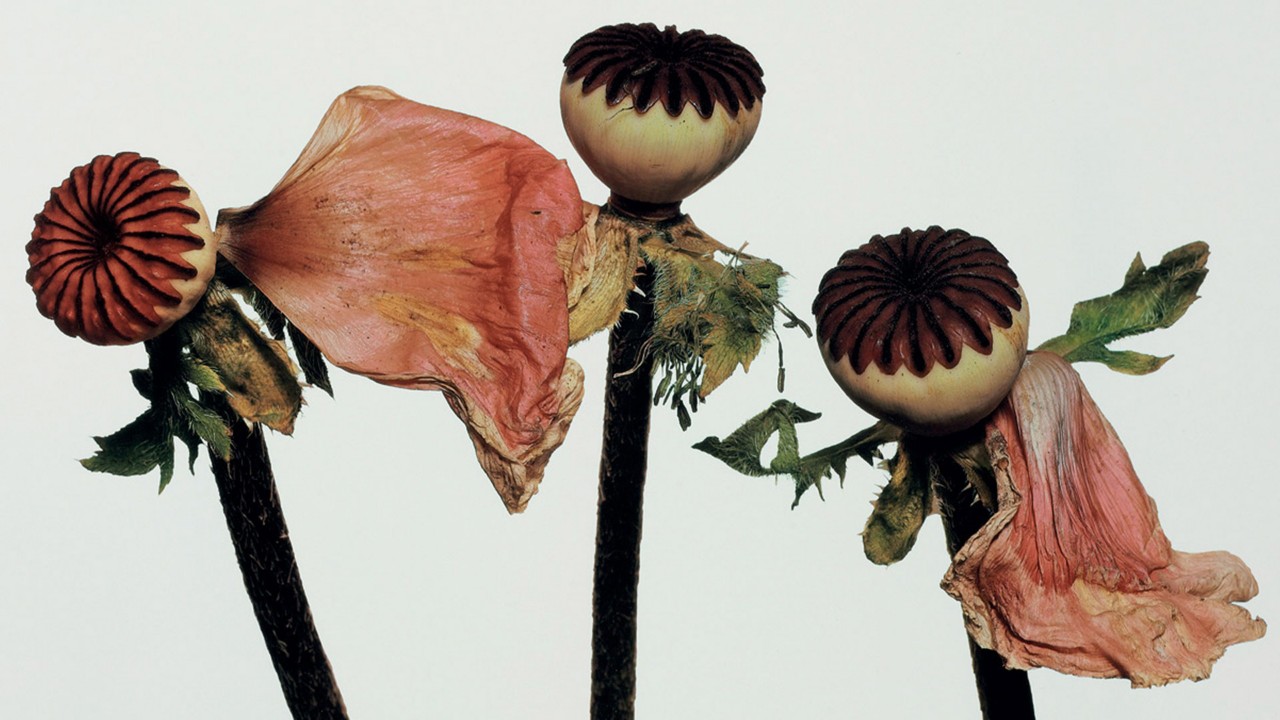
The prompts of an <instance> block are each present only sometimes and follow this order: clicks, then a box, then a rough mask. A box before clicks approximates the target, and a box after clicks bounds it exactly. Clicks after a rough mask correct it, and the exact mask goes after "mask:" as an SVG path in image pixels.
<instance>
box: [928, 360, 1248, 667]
mask: <svg viewBox="0 0 1280 720" xmlns="http://www.w3.org/2000/svg"><path fill="white" fill-rule="evenodd" d="M987 446H988V451H989V452H990V454H991V459H992V462H993V464H994V466H995V471H996V483H997V496H998V503H999V509H998V511H997V512H996V514H995V515H994V516H993V517H992V518H991V520H990V521H988V522H987V524H986V525H985V526H983V528H982V529H981V530H980V531H979V532H978V533H977V534H976V535H974V536H973V537H972V538H971V539H970V540H969V542H968V543H966V544H965V546H964V547H963V548H961V549H960V552H958V553H957V554H956V556H955V560H954V562H953V564H952V566H951V569H950V570H949V571H948V572H947V575H946V577H945V578H944V580H943V588H944V589H945V590H946V591H947V592H948V593H950V594H951V595H953V596H955V597H956V598H957V599H959V600H960V601H961V603H962V604H963V607H964V614H965V620H966V623H967V624H968V626H969V632H970V634H972V635H973V637H974V639H975V640H976V641H977V642H978V644H980V645H982V646H983V647H986V648H989V649H992V650H995V651H996V652H998V653H999V654H1000V655H1001V656H1003V657H1004V659H1005V661H1006V663H1007V664H1008V665H1009V666H1010V667H1014V668H1031V667H1049V668H1052V669H1055V670H1058V671H1061V672H1066V673H1071V674H1073V675H1084V676H1088V677H1125V678H1128V679H1129V680H1130V681H1131V682H1132V683H1133V685H1134V686H1135V687H1139V686H1150V685H1163V684H1165V683H1169V682H1175V681H1178V680H1185V679H1192V680H1199V679H1203V678H1206V677H1208V676H1209V671H1210V668H1211V667H1212V665H1213V663H1214V661H1215V660H1217V659H1218V658H1219V657H1221V656H1222V653H1223V652H1224V651H1225V649H1226V647H1227V646H1228V645H1231V644H1234V643H1238V642H1244V641H1247V640H1256V639H1257V638H1260V637H1262V635H1263V633H1265V632H1266V623H1264V622H1263V621H1262V620H1260V619H1255V618H1254V617H1252V615H1250V613H1249V612H1248V611H1247V610H1246V609H1244V608H1242V607H1239V606H1237V605H1233V604H1232V603H1234V602H1239V601H1243V600H1248V599H1249V598H1251V597H1253V596H1254V595H1255V594H1256V593H1257V591H1258V586H1257V583H1256V582H1255V581H1254V579H1253V575H1252V573H1250V571H1249V568H1248V567H1246V566H1245V564H1244V563H1243V562H1241V561H1240V559H1239V558H1237V557H1235V556H1234V555H1231V554H1229V553H1225V552H1210V553H1181V552H1178V551H1176V550H1173V549H1172V547H1171V546H1170V544H1169V540H1168V539H1167V538H1166V537H1165V535H1164V532H1163V531H1162V530H1161V529H1160V523H1159V520H1158V519H1157V517H1156V508H1155V503H1154V502H1152V500H1151V498H1150V497H1148V496H1147V494H1146V492H1145V491H1144V490H1143V488H1142V484H1141V483H1140V482H1139V480H1138V476H1137V474H1136V473H1135V472H1134V470H1133V466H1132V464H1131V463H1130V462H1129V456H1128V454H1127V453H1126V452H1125V449H1124V446H1123V445H1122V444H1121V443H1120V439H1119V438H1118V437H1117V436H1116V434H1115V431H1114V430H1112V428H1111V425H1110V423H1108V422H1107V420H1106V418H1104V417H1103V416H1102V413H1101V412H1100V411H1099V410H1098V407H1097V406H1096V405H1094V403H1093V400H1092V399H1091V398H1090V397H1089V394H1088V391H1087V390H1086V389H1085V387H1084V384H1083V383H1082V382H1081V380H1080V376H1079V375H1077V374H1076V372H1075V370H1073V369H1072V368H1071V366H1070V365H1069V364H1068V363H1066V362H1065V361H1064V360H1062V359H1061V358H1059V357H1058V356H1057V355H1054V354H1052V353H1033V354H1031V355H1028V357H1027V363H1026V365H1025V367H1024V368H1023V370H1022V373H1021V374H1020V375H1019V376H1018V380H1017V382H1016V384H1015V385H1014V387H1013V391H1012V393H1011V394H1010V396H1009V398H1008V399H1007V400H1006V401H1005V403H1004V404H1002V405H1001V406H1000V408H999V409H997V410H996V412H995V414H994V415H992V417H991V419H990V420H989V421H988V426H987Z"/></svg>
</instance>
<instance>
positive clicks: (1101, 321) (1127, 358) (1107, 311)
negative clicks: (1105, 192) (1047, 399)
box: [1037, 242, 1209, 375]
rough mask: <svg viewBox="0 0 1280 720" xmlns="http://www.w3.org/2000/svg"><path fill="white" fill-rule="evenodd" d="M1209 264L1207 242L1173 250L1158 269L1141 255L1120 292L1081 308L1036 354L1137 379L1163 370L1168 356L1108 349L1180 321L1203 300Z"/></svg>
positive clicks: (1130, 270)
mask: <svg viewBox="0 0 1280 720" xmlns="http://www.w3.org/2000/svg"><path fill="white" fill-rule="evenodd" d="M1208 259H1209V246H1208V245H1207V244H1205V243H1202V242H1195V243H1190V244H1188V245H1184V246H1182V247H1180V248H1177V249H1175V250H1172V251H1170V252H1169V253H1166V254H1165V256H1164V257H1163V258H1162V259H1161V261H1160V264H1159V265H1156V266H1154V267H1150V268H1148V267H1146V266H1145V265H1143V263H1142V257H1141V256H1138V257H1137V258H1135V259H1134V261H1133V263H1132V264H1131V265H1130V266H1129V270H1128V271H1127V272H1126V273H1125V278H1124V285H1123V286H1121V288H1120V289H1119V290H1117V291H1116V292H1114V293H1111V294H1110V295H1105V296H1103V297H1098V298H1094V299H1092V300H1086V301H1084V302H1080V303H1076V306H1075V309H1074V310H1073V311H1072V313H1071V321H1070V323H1069V325H1068V327H1067V332H1066V333H1064V334H1062V335H1059V336H1058V337H1055V338H1053V339H1051V340H1049V341H1047V342H1045V343H1043V344H1042V345H1040V347H1039V348H1037V349H1038V350H1041V351H1047V352H1053V353H1057V354H1058V355H1060V356H1062V358H1063V359H1065V360H1067V361H1069V362H1100V363H1103V364H1105V365H1106V366H1107V367H1110V368H1111V369H1113V370H1117V371H1119V372H1123V373H1129V374H1134V375H1142V374H1145V373H1150V372H1154V371H1156V370H1158V369H1159V368H1160V367H1161V366H1162V365H1164V363H1165V362H1166V361H1168V360H1169V358H1168V357H1156V356H1154V355H1146V354H1143V353H1138V352H1133V351H1116V350H1112V349H1110V348H1109V347H1107V346H1108V345H1110V344H1111V343H1113V342H1115V341H1117V340H1120V339H1122V338H1126V337H1129V336H1132V335H1138V334H1141V333H1146V332H1151V331H1152V330H1157V329H1159V328H1167V327H1170V326H1171V325H1173V324H1174V323H1175V322H1177V321H1178V319H1179V318H1181V317H1182V316H1183V314H1185V313H1186V311H1187V308H1189V307H1190V306H1191V303H1193V302H1195V301H1196V299H1197V297H1198V296H1197V295H1196V292H1197V291H1198V290H1199V289H1200V285H1201V283H1203V282H1204V279H1205V276H1206V275H1207V274H1208V272H1209V271H1208V269H1207V268H1206V267H1205V264H1206V263H1207V262H1208Z"/></svg>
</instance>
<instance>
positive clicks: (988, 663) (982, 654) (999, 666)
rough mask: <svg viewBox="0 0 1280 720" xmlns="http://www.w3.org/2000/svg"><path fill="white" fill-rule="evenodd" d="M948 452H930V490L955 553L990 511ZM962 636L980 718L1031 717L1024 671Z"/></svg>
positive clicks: (1017, 719)
mask: <svg viewBox="0 0 1280 720" xmlns="http://www.w3.org/2000/svg"><path fill="white" fill-rule="evenodd" d="M948 455H949V454H948V453H947V452H945V451H943V452H938V453H936V454H934V458H935V462H936V467H937V469H938V474H937V476H936V479H935V483H934V491H935V492H937V493H938V500H939V503H940V505H941V506H942V527H943V529H944V531H945V532H946V536H947V551H948V552H949V553H951V556H952V557H955V554H956V553H957V552H959V550H960V548H961V547H963V546H964V544H965V542H967V541H968V540H969V538H971V537H973V535H974V533H976V532H978V530H979V529H981V528H982V526H983V525H985V524H986V522H987V520H989V519H991V512H990V511H989V510H987V508H986V507H985V506H983V504H982V503H981V502H979V501H978V498H977V495H976V493H975V492H974V490H973V488H972V487H970V486H969V482H968V480H967V479H966V478H965V474H964V471H963V470H961V469H960V467H959V466H958V465H956V463H955V461H953V460H951V458H950V457H949V456H948ZM965 636H966V637H967V638H968V640H969V656H970V657H971V658H973V676H974V681H975V682H976V684H977V688H978V704H979V705H980V706H981V708H982V717H983V718H984V720H1034V718H1035V716H1036V713H1035V706H1034V704H1033V703H1032V699H1031V683H1030V681H1029V680H1028V679H1027V672H1026V671H1025V670H1010V669H1008V668H1006V667H1005V666H1004V659H1003V658H1001V657H1000V655H999V654H998V653H996V652H994V651H992V650H987V649H985V648H981V647H978V644H977V643H975V642H974V641H973V638H972V637H969V636H968V633H966V634H965Z"/></svg>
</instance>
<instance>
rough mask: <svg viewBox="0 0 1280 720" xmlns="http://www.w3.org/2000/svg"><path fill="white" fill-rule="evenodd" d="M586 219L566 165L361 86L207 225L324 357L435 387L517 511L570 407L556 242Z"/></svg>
mask: <svg viewBox="0 0 1280 720" xmlns="http://www.w3.org/2000/svg"><path fill="white" fill-rule="evenodd" d="M582 213H583V204H582V200H581V198H580V196H579V194H578V189H577V185H576V184H575V183H574V181H573V177H572V176H571V175H570V173H569V170H568V168H567V167H566V165H565V164H564V162H563V161H560V160H557V159H556V158H554V157H552V156H551V155H550V154H549V153H547V152H546V151H545V150H543V149H542V148H541V147H539V146H538V145H537V144H535V143H534V142H533V141H531V140H529V139H528V138H526V137H524V136H522V135H520V134H518V133H516V132H514V131H512V130H509V129H507V128H504V127H502V126H499V125H495V124H493V123H490V122H486V121H484V120H480V119H478V118H473V117H469V116H466V115H461V114H458V113H454V112H450V111H448V110H441V109H439V108H433V107H429V106H426V105H421V104H418V103H415V102H412V101H410V100H406V99H404V98H402V97H400V96H398V95H396V94H395V93H393V92H391V91H389V90H386V89H385V88H375V87H361V88H355V89H353V90H351V91H348V92H347V93H345V94H343V95H341V96H340V97H338V99H337V100H335V101H334V103H333V105H332V106H331V107H330V108H329V111H328V113H327V114H326V115H325V117H324V119H323V120H322V121H321V123H320V127H319V129H317V130H316V132H315V135H314V136H313V137H312V138H311V142H310V143H309V144H308V145H307V147H306V148H305V149H304V150H303V151H302V155H301V156H300V157H299V158H298V160H297V162H295V163H294V165H293V167H291V168H290V169H289V171H288V172H287V173H286V174H285V177H284V179H283V180H281V181H280V183H279V184H278V185H276V187H275V189H273V190H272V191H271V193H270V194H269V195H268V196H267V197H265V198H263V199H262V200H260V201H258V202H257V203H255V204H254V205H252V206H250V207H247V208H242V209H239V210H224V211H223V212H222V213H221V214H220V215H219V218H218V219H219V223H218V230H219V232H220V233H221V234H222V236H223V241H222V242H223V244H222V252H223V254H224V255H225V256H226V257H227V259H228V260H230V261H231V263H232V264H233V265H235V267H236V268H237V269H239V270H240V271H241V272H243V273H244V274H245V276H247V277H248V278H249V279H250V280H251V281H252V282H253V283H254V284H255V285H256V286H257V287H258V288H259V289H260V290H261V291H262V292H263V293H265V294H266V295H267V297H268V298H270V299H271V301H272V302H273V303H275V304H276V305H277V306H278V307H279V308H280V310H281V311H283V312H284V314H285V315H286V316H287V317H288V318H289V319H290V321H292V322H293V323H294V324H296V325H297V326H298V327H299V328H300V329H301V330H302V331H303V332H304V333H305V334H306V335H307V336H308V337H309V338H311V340H312V341H313V342H315V343H316V345H317V346H318V347H319V348H320V349H321V351H323V352H324V355H325V357H326V358H328V359H329V361H330V362H332V363H333V364H335V365H338V366H339V367H342V368H344V369H346V370H350V371H351V372H355V373H359V374H361V375H365V376H367V377H369V378H372V379H373V380H376V381H378V382H381V383H386V384H389V385H398V386H401V387H408V388H419V389H437V390H443V391H444V392H445V394H446V395H447V396H448V399H449V403H450V406H451V407H452V408H453V409H454V412H455V413H456V414H457V415H458V416H459V417H461V418H462V419H463V420H464V421H466V423H467V425H468V429H469V431H470V432H471V435H472V440H473V442H474V444H475V445H476V450H477V454H478V455H479V456H480V460H481V464H482V465H483V466H484V468H485V470H486V471H487V472H488V473H489V475H490V477H491V479H492V480H493V482H494V486H495V487H496V488H497V489H498V492H499V493H500V494H501V495H502V496H503V499H504V501H505V502H506V503H507V506H508V509H510V510H511V511H513V512H517V511H519V510H522V509H523V508H524V505H525V503H526V502H528V499H529V497H530V496H531V495H532V494H533V493H534V492H536V490H537V484H538V482H539V481H540V479H541V474H542V467H543V466H544V465H545V464H546V460H547V456H548V455H549V454H550V452H551V451H552V450H554V449H555V448H556V447H557V446H559V444H560V441H561V440H562V439H563V431H564V429H565V428H566V427H567V426H568V423H569V421H570V420H571V419H572V417H573V414H574V412H575V411H576V409H577V405H578V402H579V400H580V399H581V393H582V390H581V374H582V373H581V370H580V369H579V368H578V367H577V365H576V364H574V363H572V362H570V363H568V364H566V360H565V353H566V351H567V348H568V309H567V304H566V297H565V292H566V290H565V279H564V274H563V273H562V271H561V268H560V266H559V265H558V264H557V262H556V248H557V243H558V242H559V241H560V240H561V239H562V238H565V237H567V236H569V235H571V234H573V233H574V232H575V231H576V230H578V229H579V228H580V226H581V225H582V221H583V217H582Z"/></svg>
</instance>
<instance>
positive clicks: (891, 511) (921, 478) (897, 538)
mask: <svg viewBox="0 0 1280 720" xmlns="http://www.w3.org/2000/svg"><path fill="white" fill-rule="evenodd" d="M908 445H909V444H908V443H906V442H903V443H901V444H900V445H899V446H898V452H897V454H896V455H894V456H893V459H892V460H891V461H889V471H890V475H889V483H888V484H887V485H885V486H884V489H883V490H881V491H880V496H879V497H877V498H876V500H875V502H874V503H872V510H871V516H870V517H868V518H867V524H866V527H864V528H863V530H862V549H863V552H865V553H866V555H867V559H868V560H870V561H871V562H873V563H875V564H877V565H892V564H893V563H896V562H898V561H899V560H901V559H903V558H904V557H906V556H907V553H909V552H911V548H912V547H913V546H914V545H915V544H916V536H917V535H919V533H920V527H921V526H922V525H924V521H925V519H926V518H928V517H929V513H930V512H931V510H932V507H933V478H932V476H931V473H930V464H929V463H928V462H927V461H926V462H923V463H916V462H914V461H913V458H912V457H911V453H910V450H909V449H908Z"/></svg>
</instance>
